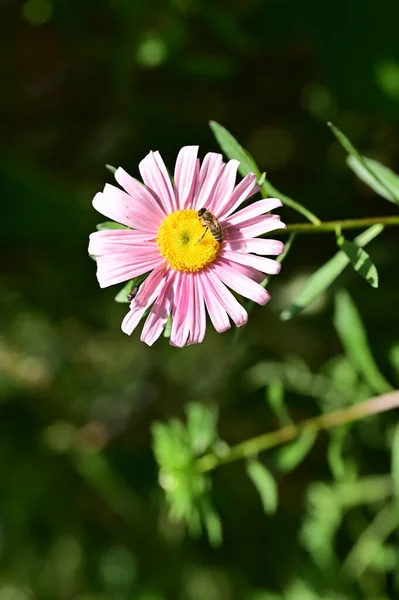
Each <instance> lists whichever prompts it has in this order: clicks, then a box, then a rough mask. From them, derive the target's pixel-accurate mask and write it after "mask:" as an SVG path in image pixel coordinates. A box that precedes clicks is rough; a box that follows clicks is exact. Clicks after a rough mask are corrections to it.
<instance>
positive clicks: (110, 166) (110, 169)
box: [105, 165, 117, 175]
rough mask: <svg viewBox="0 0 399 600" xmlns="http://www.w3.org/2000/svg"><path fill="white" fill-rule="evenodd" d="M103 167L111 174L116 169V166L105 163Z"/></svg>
mask: <svg viewBox="0 0 399 600" xmlns="http://www.w3.org/2000/svg"><path fill="white" fill-rule="evenodd" d="M105 168H106V169H107V171H109V172H110V173H112V175H113V174H114V173H115V171H116V170H117V169H116V167H113V166H112V165H105Z"/></svg>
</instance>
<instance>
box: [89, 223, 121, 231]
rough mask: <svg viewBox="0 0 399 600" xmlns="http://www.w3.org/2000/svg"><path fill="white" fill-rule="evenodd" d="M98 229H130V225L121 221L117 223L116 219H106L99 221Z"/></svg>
mask: <svg viewBox="0 0 399 600" xmlns="http://www.w3.org/2000/svg"><path fill="white" fill-rule="evenodd" d="M96 229H97V230H98V231H103V230H104V229H129V227H126V226H125V225H121V224H120V223H115V221H105V222H104V223H98V225H96Z"/></svg>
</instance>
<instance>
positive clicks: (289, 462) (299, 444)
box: [276, 429, 317, 472]
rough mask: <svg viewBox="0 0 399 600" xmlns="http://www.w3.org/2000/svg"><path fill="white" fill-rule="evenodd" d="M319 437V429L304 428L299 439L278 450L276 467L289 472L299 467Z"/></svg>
mask: <svg viewBox="0 0 399 600" xmlns="http://www.w3.org/2000/svg"><path fill="white" fill-rule="evenodd" d="M316 438H317V431H314V430H313V429H304V430H303V432H302V433H301V434H300V436H299V437H298V439H296V440H295V441H294V442H291V443H290V444H287V445H286V446H284V448H282V449H281V450H279V451H278V452H277V455H276V467H277V468H278V469H280V471H284V472H288V471H292V470H293V469H295V467H297V466H298V465H299V464H300V463H301V462H302V461H303V460H304V459H305V457H306V455H307V454H308V453H309V452H310V450H311V449H312V447H313V444H314V443H315V441H316Z"/></svg>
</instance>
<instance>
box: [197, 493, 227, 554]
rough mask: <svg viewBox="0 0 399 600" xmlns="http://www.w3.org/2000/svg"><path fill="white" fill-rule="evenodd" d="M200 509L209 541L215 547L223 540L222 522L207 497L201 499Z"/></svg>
mask: <svg viewBox="0 0 399 600" xmlns="http://www.w3.org/2000/svg"><path fill="white" fill-rule="evenodd" d="M201 509H202V510H201V512H202V520H203V522H204V526H205V529H206V532H207V534H208V539H209V543H210V544H211V546H212V547H213V548H217V547H218V546H220V545H221V543H222V541H223V532H222V522H221V520H220V517H219V515H218V513H217V512H216V510H215V509H214V508H213V506H212V504H211V502H210V501H209V499H208V498H203V499H202V502H201Z"/></svg>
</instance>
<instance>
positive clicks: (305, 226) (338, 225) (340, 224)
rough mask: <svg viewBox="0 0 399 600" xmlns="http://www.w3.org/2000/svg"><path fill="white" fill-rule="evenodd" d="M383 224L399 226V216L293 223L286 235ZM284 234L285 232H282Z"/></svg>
mask: <svg viewBox="0 0 399 600" xmlns="http://www.w3.org/2000/svg"><path fill="white" fill-rule="evenodd" d="M377 224H381V225H384V226H385V227H390V226H391V227H392V226H395V225H399V215H398V216H396V215H395V216H393V215H392V216H389V217H366V218H363V219H344V220H342V221H324V222H321V223H320V225H313V224H312V223H292V224H291V225H287V229H286V230H285V231H284V233H285V232H286V233H325V232H326V231H337V229H340V230H341V229H361V228H362V227H370V225H377ZM282 233H283V232H282Z"/></svg>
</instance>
